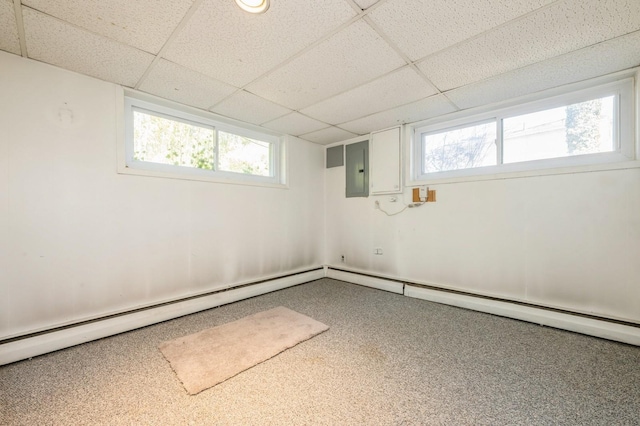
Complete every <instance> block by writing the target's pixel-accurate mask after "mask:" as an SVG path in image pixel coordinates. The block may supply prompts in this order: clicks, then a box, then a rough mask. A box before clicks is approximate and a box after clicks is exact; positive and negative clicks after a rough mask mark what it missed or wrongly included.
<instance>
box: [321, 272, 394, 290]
mask: <svg viewBox="0 0 640 426" xmlns="http://www.w3.org/2000/svg"><path fill="white" fill-rule="evenodd" d="M327 278H333V279H336V280H340V281H347V282H350V283H354V284H359V285H363V286H366V287H372V288H377V289H378V290H384V291H389V292H391V293H397V294H402V293H403V291H404V284H402V283H399V282H396V281H389V280H385V279H382V278H375V277H370V276H366V275H361V274H357V273H352V272H346V271H340V270H337V269H331V268H328V269H327Z"/></svg>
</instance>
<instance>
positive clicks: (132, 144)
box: [119, 96, 284, 186]
mask: <svg viewBox="0 0 640 426" xmlns="http://www.w3.org/2000/svg"><path fill="white" fill-rule="evenodd" d="M124 103H125V111H124V113H125V135H126V136H125V149H124V155H123V156H124V158H123V159H122V161H121V163H124V164H121V165H120V167H119V171H120V172H122V173H129V174H138V175H147V176H157V177H168V178H177V179H188V180H204V181H213V182H227V183H245V184H257V185H267V186H284V185H283V181H282V179H283V174H282V173H281V167H282V163H283V161H282V158H281V154H282V151H283V149H282V141H281V138H280V137H279V136H276V135H273V134H270V133H266V132H261V131H258V130H254V129H249V128H245V127H241V126H238V125H235V124H230V123H227V122H225V121H222V120H216V119H214V118H212V117H208V114H206V113H204V112H202V113H198V112H195V111H194V112H187V111H185V110H184V109H181V108H179V107H178V108H172V107H169V106H167V105H164V104H163V105H160V104H156V103H152V102H148V101H146V100H141V99H138V98H134V97H129V96H127V97H125V102H124Z"/></svg>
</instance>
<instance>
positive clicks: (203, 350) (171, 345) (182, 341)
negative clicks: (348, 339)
mask: <svg viewBox="0 0 640 426" xmlns="http://www.w3.org/2000/svg"><path fill="white" fill-rule="evenodd" d="M328 329H329V327H328V326H326V325H324V324H322V323H321V322H318V321H316V320H314V319H312V318H309V317H307V316H305V315H302V314H299V313H297V312H294V311H292V310H290V309H287V308H284V307H282V306H280V307H278V308H274V309H270V310H268V311H264V312H260V313H257V314H254V315H249V316H248V317H244V318H242V319H239V320H237V321H233V322H230V323H227V324H224V325H220V326H218V327H213V328H210V329H208V330H204V331H201V332H198V333H195V334H191V335H189V336H185V337H180V338H179V339H174V340H169V341H167V342H163V343H161V344H160V351H161V352H162V354H163V355H164V357H165V358H166V359H167V361H169V363H170V364H171V368H173V371H175V372H176V374H177V375H178V378H179V379H180V381H181V382H182V384H183V385H184V387H185V389H186V390H187V392H188V393H189V394H191V395H195V394H197V393H200V392H202V391H203V390H205V389H208V388H210V387H212V386H215V385H217V384H218V383H220V382H223V381H225V380H227V379H229V378H231V377H233V376H235V375H236V374H238V373H241V372H243V371H244V370H246V369H248V368H251V367H253V366H254V365H256V364H259V363H261V362H263V361H266V360H268V359H269V358H272V357H274V356H276V355H277V354H279V353H280V352H282V351H284V350H286V349H289V348H292V347H294V346H295V345H297V344H298V343H300V342H303V341H305V340H308V339H310V338H312V337H313V336H315V335H317V334H320V333H322V332H323V331H326V330H328Z"/></svg>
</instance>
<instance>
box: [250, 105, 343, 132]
mask: <svg viewBox="0 0 640 426" xmlns="http://www.w3.org/2000/svg"><path fill="white" fill-rule="evenodd" d="M291 114H300V115H302V116H304V117H306V118H308V119H310V120H313V121H317V122H318V123H322V124H326V125H327V127H323V128H322V129H326V128H329V127H332V126H333V124H330V123H327V122H326V121H322V120H318V119H317V118H313V117H309V116H308V115H307V114H303V113H301V112H300V111H293V112H290V113H287V114H284V115H281V116H280V117H278V118H273V119H271V120H269V121H265V122H264V123H263V124H267V123H271V122H272V121H276V120H279V119H280V118H282V117H286V116H287V115H291ZM260 126H262V124H261V125H260ZM322 129H318V130H322ZM313 131H314V132H315V131H317V130H313ZM307 133H311V132H306V133H300V134H298V135H293V136H296V137H299V136H300V135H306V134H307ZM352 133H353V132H352Z"/></svg>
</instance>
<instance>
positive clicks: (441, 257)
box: [325, 167, 640, 323]
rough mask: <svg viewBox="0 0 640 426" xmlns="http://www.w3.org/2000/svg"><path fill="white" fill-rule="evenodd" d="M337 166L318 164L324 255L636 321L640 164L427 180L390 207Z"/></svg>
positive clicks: (332, 260)
mask: <svg viewBox="0 0 640 426" xmlns="http://www.w3.org/2000/svg"><path fill="white" fill-rule="evenodd" d="M344 173H345V171H344V168H343V167H337V168H333V169H327V170H326V172H325V176H326V192H325V196H326V205H327V219H326V220H327V223H326V226H327V236H326V238H327V240H326V244H327V245H326V250H327V251H326V258H327V263H328V264H330V265H334V266H336V267H346V268H351V269H354V270H361V271H366V272H370V273H375V274H379V275H383V276H389V277H394V278H401V279H407V280H412V281H415V282H420V283H425V284H432V285H437V286H441V287H448V288H454V289H459V290H463V291H468V292H472V293H478V294H484V295H492V296H497V297H501V298H505V299H510V300H519V301H525V302H530V303H535V304H538V305H544V306H551V307H558V308H562V309H568V310H571V311H577V312H584V313H590V314H595V315H599V316H605V317H610V318H619V319H624V320H628V321H633V322H638V323H640V213H639V212H640V169H638V168H635V169H628V170H609V171H599V172H591V173H577V174H567V175H555V176H540V177H528V178H518V179H507V180H491V181H478V182H468V183H452V184H447V185H439V186H433V185H431V186H430V189H436V190H437V202H435V203H428V204H425V205H423V206H422V207H419V208H414V209H407V210H406V211H404V212H403V213H401V214H399V215H397V216H393V217H387V216H386V215H384V214H383V213H381V212H380V211H378V210H376V209H375V208H374V203H375V200H379V201H380V203H381V206H382V207H383V208H384V209H387V210H388V211H389V212H394V211H397V210H399V208H400V205H399V203H391V202H390V201H389V196H378V197H375V196H372V197H369V198H350V199H346V198H345V197H344V187H345V178H344ZM401 198H402V199H404V201H405V202H406V203H410V202H411V197H410V194H409V191H408V190H406V191H405V193H404V194H403V195H402V196H401ZM375 248H382V249H383V255H382V256H377V255H374V254H373V253H374V249H375ZM342 254H344V255H345V256H346V262H345V263H341V260H340V255H342Z"/></svg>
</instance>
